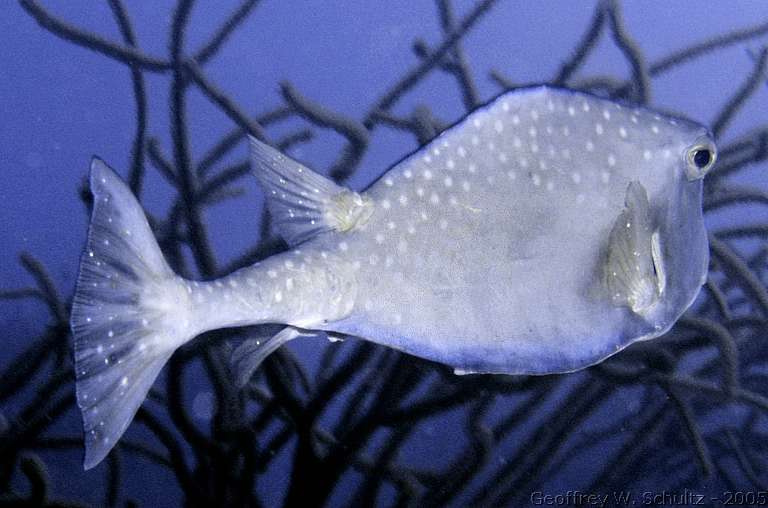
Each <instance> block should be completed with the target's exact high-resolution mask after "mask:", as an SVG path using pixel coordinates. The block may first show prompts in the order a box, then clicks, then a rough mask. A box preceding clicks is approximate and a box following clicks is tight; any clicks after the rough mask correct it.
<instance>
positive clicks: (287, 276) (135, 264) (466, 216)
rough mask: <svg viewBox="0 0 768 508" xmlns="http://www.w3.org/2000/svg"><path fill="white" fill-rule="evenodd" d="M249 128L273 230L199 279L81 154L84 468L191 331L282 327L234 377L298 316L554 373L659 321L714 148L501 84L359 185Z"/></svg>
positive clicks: (652, 117)
mask: <svg viewBox="0 0 768 508" xmlns="http://www.w3.org/2000/svg"><path fill="white" fill-rule="evenodd" d="M251 146H252V155H253V161H254V168H253V169H254V174H255V175H256V176H257V178H258V179H259V180H260V182H261V184H262V186H263V187H264V190H265V195H266V197H267V203H268V206H269V208H270V211H271V214H272V216H273V218H274V222H275V224H276V228H277V231H278V233H280V234H281V235H283V237H284V238H285V239H286V241H287V242H288V243H289V245H290V246H291V249H290V250H289V251H286V252H284V253H280V254H277V255H275V256H272V257H270V258H268V259H266V260H264V261H262V262H260V263H257V264H255V265H253V266H251V267H247V268H244V269H242V270H239V271H237V272H234V273H232V274H230V275H228V276H226V277H224V278H222V279H219V280H216V281H208V282H202V281H190V280H185V279H183V278H181V277H178V276H176V275H175V274H173V272H172V271H171V270H170V268H169V267H168V266H167V264H166V263H165V261H164V259H163V258H162V255H161V253H160V251H159V249H158V247H157V244H156V242H155V240H154V238H153V237H152V234H151V231H150V229H149V226H148V225H147V223H146V219H145V218H144V216H143V213H142V211H141V209H140V207H139V205H138V203H137V202H136V200H135V198H133V196H132V195H131V194H130V192H129V191H128V189H127V188H126V187H125V185H124V184H123V183H122V181H121V180H120V179H119V177H118V176H117V175H116V174H114V172H112V171H111V170H110V169H109V168H107V167H106V165H105V164H103V163H102V162H100V161H98V160H95V161H94V164H93V165H92V172H91V188H92V191H93V193H94V198H95V200H94V203H95V207H94V212H93V216H92V222H91V230H90V233H89V244H88V247H87V249H86V252H85V254H84V255H83V260H82V263H81V275H80V278H79V280H78V288H77V292H76V296H75V300H74V306H73V314H72V328H73V334H74V336H75V360H76V369H77V371H76V374H77V389H78V403H79V405H80V407H81V409H82V411H83V418H84V422H85V429H86V461H85V465H86V467H91V466H93V465H95V464H96V463H98V462H99V461H100V460H101V459H102V458H103V457H104V456H105V455H106V453H108V451H109V449H111V447H112V446H114V443H115V442H116V441H117V439H118V438H119V437H120V435H121V434H122V432H123V431H124V430H125V428H126V427H127V425H128V423H129V422H130V420H131V418H132V417H133V414H134V413H135V411H136V410H137V408H138V406H139V405H140V404H141V402H142V400H143V399H144V397H145V395H146V391H147V390H148V389H149V386H151V383H152V382H153V381H154V378H155V377H156V375H157V373H158V372H159V370H160V368H161V367H162V365H163V364H164V363H165V361H166V360H167V358H168V357H170V355H171V354H172V353H173V351H174V350H175V349H176V348H177V347H178V346H180V345H181V344H183V343H184V342H186V341H188V340H190V339H191V338H193V337H194V336H196V335H198V334H199V333H202V332H203V331H206V330H211V329H216V328H221V327H229V326H241V325H249V324H259V323H280V324H284V325H286V327H285V329H283V331H281V332H280V333H278V334H277V335H275V336H274V337H268V338H264V339H260V340H256V339H253V340H249V341H246V342H245V343H244V344H243V345H242V346H240V347H239V348H238V349H237V350H236V351H235V353H234V355H233V361H234V364H235V370H236V372H237V375H238V382H239V383H240V384H243V383H245V382H247V380H248V379H249V378H250V375H251V374H252V373H253V371H254V370H255V369H256V367H257V366H258V365H259V363H260V362H261V361H262V360H263V359H264V358H265V357H266V355H268V354H269V353H270V352H272V351H274V350H275V349H276V348H277V347H279V346H280V345H282V344H284V343H285V342H287V341H289V340H291V339H293V338H296V337H298V336H302V335H325V336H327V337H329V338H334V337H337V336H340V335H353V336H358V337H362V338H364V339H367V340H370V341H373V342H377V343H379V344H383V345H386V346H390V347H394V348H397V349H399V350H402V351H405V352H407V353H410V354H414V355H417V356H421V357H424V358H429V359H432V360H435V361H439V362H442V363H445V364H448V365H451V366H452V367H454V368H455V369H456V371H457V372H460V373H462V372H495V373H508V374H521V373H527V374H545V373H555V372H568V371H573V370H576V369H579V368H583V367H585V366H588V365H591V364H594V363H596V362H598V361H600V360H602V359H604V358H606V357H607V356H609V355H611V354H613V353H615V352H617V351H618V350H620V349H622V348H623V347H625V346H627V345H628V344H630V343H632V342H634V341H637V340H644V339H650V338H653V337H656V336H658V335H660V334H662V333H664V332H665V331H667V330H668V329H669V328H670V327H671V326H672V325H673V324H674V322H675V321H676V320H677V319H678V317H679V316H680V315H681V314H682V313H683V312H684V311H685V309H686V308H688V307H689V306H690V304H691V303H692V302H693V300H694V299H695V297H696V295H697V294H698V291H699V289H700V287H701V285H702V284H703V282H704V279H705V277H706V271H707V264H708V246H707V236H706V232H705V229H704V225H703V219H702V209H701V193H702V178H703V176H704V174H705V173H706V172H707V171H708V170H709V169H710V168H711V166H712V164H713V163H714V160H715V156H716V155H715V148H714V144H713V142H712V140H711V137H710V136H709V134H708V133H707V131H706V129H704V128H703V127H701V126H699V125H697V124H694V123H692V122H689V121H687V120H682V119H675V118H671V117H667V116H662V115H659V114H657V113H655V112H652V111H649V110H645V109H639V108H634V107H629V106H625V105H622V104H618V103H615V102H612V101H608V100H605V99H600V98H597V97H594V96H591V95H588V94H583V93H577V92H573V91H569V90H562V89H554V88H550V87H536V88H529V89H522V90H517V91H513V92H509V93H506V94H504V95H501V96H500V97H498V98H496V99H495V100H494V101H492V102H491V103H489V104H488V105H486V106H484V107H482V108H480V109H478V110H476V111H474V112H472V113H471V114H469V115H468V116H467V117H466V118H464V119H463V120H461V121H460V122H458V123H457V124H455V125H454V126H453V127H451V128H449V129H447V130H446V131H445V132H444V133H442V134H441V135H440V136H438V137H437V138H436V139H435V140H433V141H432V142H431V143H429V144H428V145H427V146H425V147H423V148H421V149H419V150H418V151H416V152H414V153H413V154H411V155H409V156H408V157H406V158H405V159H403V160H402V161H401V162H400V163H398V164H396V165H395V166H394V167H393V168H391V169H390V170H389V171H388V172H387V173H385V174H384V175H383V176H382V177H381V178H380V179H379V180H378V181H377V182H376V183H374V184H373V185H372V186H371V187H370V188H369V189H368V190H366V191H364V192H362V193H356V192H353V191H352V190H350V189H345V188H343V187H340V186H338V185H336V184H334V183H333V182H331V181H329V180H327V179H326V178H324V177H322V176H320V175H318V174H316V173H314V172H312V171H311V170H309V169H307V168H305V167H303V166H302V165H300V164H299V163H297V162H296V161H293V160H291V159H289V158H288V157H286V156H284V155H282V154H281V153H279V152H277V151H276V150H274V149H272V148H270V147H269V146H267V145H265V144H263V143H261V142H259V141H257V140H255V139H253V140H251ZM105 241H106V242H107V243H106V244H105ZM105 414H106V415H107V416H104V415H105Z"/></svg>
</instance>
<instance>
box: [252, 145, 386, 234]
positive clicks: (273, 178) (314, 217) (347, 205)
mask: <svg viewBox="0 0 768 508" xmlns="http://www.w3.org/2000/svg"><path fill="white" fill-rule="evenodd" d="M250 140H251V160H252V162H253V172H254V174H255V175H256V177H257V178H258V179H259V182H260V183H261V185H262V187H263V188H264V192H265V195H266V199H267V207H268V208H269V211H270V213H271V215H272V219H273V221H274V225H275V230H276V232H277V233H278V234H280V236H282V237H283V238H284V239H285V241H286V242H288V244H289V245H291V246H293V245H297V244H299V243H302V242H304V241H306V240H307V239H309V238H312V237H313V236H315V235H318V234H320V233H322V232H324V231H332V230H335V231H342V232H344V231H350V230H353V229H354V228H356V227H358V226H360V225H362V224H364V223H365V222H366V221H367V220H368V219H369V218H370V216H371V214H372V213H373V205H372V203H370V201H369V200H368V199H366V198H365V197H363V196H361V195H360V194H358V193H356V192H353V191H351V190H349V189H346V188H344V187H341V186H339V185H336V184H335V183H333V182H332V181H331V180H329V179H328V178H325V177H323V176H321V175H318V174H317V173H315V172H314V171H312V170H310V169H308V168H306V167H304V166H303V165H301V164H299V163H298V162H296V161H295V160H293V159H291V158H290V157H287V156H285V155H283V154H282V153H280V152H279V151H278V150H275V149H274V148H272V147H271V146H269V145H267V144H265V143H262V142H261V141H259V140H258V139H256V138H253V137H251V138H250Z"/></svg>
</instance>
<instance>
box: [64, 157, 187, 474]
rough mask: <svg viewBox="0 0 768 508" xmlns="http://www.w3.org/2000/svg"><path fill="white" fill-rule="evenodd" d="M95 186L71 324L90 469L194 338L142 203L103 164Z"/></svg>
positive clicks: (94, 175)
mask: <svg viewBox="0 0 768 508" xmlns="http://www.w3.org/2000/svg"><path fill="white" fill-rule="evenodd" d="M90 187H91V192H92V193H93V197H94V205H93V212H92V215H91V224H90V228H89V232H88V244H87V247H86V250H85V253H84V254H83V256H82V259H81V262H80V273H79V276H78V280H77V287H76V290H75V296H74V300H73V304H72V315H71V319H70V325H71V328H72V334H73V336H74V358H75V381H76V383H75V384H76V392H77V404H78V406H79V407H80V409H81V412H82V416H83V427H84V430H85V461H84V467H85V469H90V468H92V467H94V466H95V465H97V464H98V463H99V462H101V460H102V459H103V458H104V457H105V456H106V455H107V454H108V453H109V451H110V450H111V449H112V447H113V446H114V445H115V444H116V443H117V441H118V439H119V438H120V436H121V435H122V434H123V432H124V431H125V429H126V428H127V427H128V425H129V424H130V422H131V420H132V419H133V417H134V415H135V414H136V411H137V410H138V408H139V406H140V405H141V403H142V401H143V400H144V398H145V397H146V394H147V392H148V391H149V389H150V387H151V386H152V384H153V382H154V380H155V378H156V377H157V375H158V373H159V372H160V370H161V369H162V367H163V365H164V364H165V362H166V361H167V360H168V358H169V357H170V356H171V354H172V353H173V351H174V350H175V349H176V348H177V347H178V346H179V345H180V344H181V343H183V342H184V341H186V340H187V339H188V338H189V333H188V332H187V326H188V324H189V323H188V317H189V316H188V313H187V309H186V307H185V301H186V296H187V295H186V292H185V291H184V289H183V285H181V283H180V281H179V279H178V278H177V277H176V276H175V275H174V274H173V272H172V271H171V269H170V268H169V267H168V265H167V264H166V262H165V260H164V259H163V255H162V253H161V252H160V248H159V247H158V245H157V242H156V241H155V238H154V236H153V234H152V231H151V229H150V227H149V224H148V223H147V220H146V218H145V216H144V213H143V211H142V210H141V207H140V205H139V203H138V202H137V201H136V199H135V198H134V196H133V195H132V194H131V192H130V190H129V189H128V187H127V186H126V185H125V183H123V181H122V180H121V179H120V177H118V176H117V174H116V173H115V172H114V171H112V170H111V169H110V168H109V167H107V165H106V164H104V162H102V161H101V160H99V159H94V160H93V162H92V164H91V177H90Z"/></svg>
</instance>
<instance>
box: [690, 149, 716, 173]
mask: <svg viewBox="0 0 768 508" xmlns="http://www.w3.org/2000/svg"><path fill="white" fill-rule="evenodd" d="M711 160H712V154H711V153H709V150H707V149H703V150H696V153H694V154H693V162H694V163H695V164H696V167H697V168H699V169H702V168H705V167H707V164H709V161H711Z"/></svg>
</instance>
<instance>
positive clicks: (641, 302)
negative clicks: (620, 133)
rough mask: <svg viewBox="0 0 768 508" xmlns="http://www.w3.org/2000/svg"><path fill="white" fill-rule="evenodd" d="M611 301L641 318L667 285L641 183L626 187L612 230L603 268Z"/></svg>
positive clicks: (648, 206) (658, 245) (646, 196)
mask: <svg viewBox="0 0 768 508" xmlns="http://www.w3.org/2000/svg"><path fill="white" fill-rule="evenodd" d="M603 270H604V271H603V275H604V282H605V286H606V289H607V291H608V294H609V295H610V298H611V301H612V302H613V304H614V305H617V306H627V307H629V308H630V309H631V310H632V312H634V313H635V314H640V315H643V314H645V313H646V312H648V311H649V310H650V309H651V308H652V307H653V306H654V305H655V304H656V302H658V300H659V298H660V297H661V294H662V293H663V291H664V287H665V285H666V277H665V274H664V267H663V261H662V256H661V245H660V240H659V234H658V231H653V230H652V224H651V217H650V205H649V203H648V194H647V192H646V190H645V188H644V187H643V185H642V184H641V183H640V182H637V181H633V182H631V183H630V184H629V186H627V192H626V197H625V201H624V209H623V210H622V212H621V213H620V214H619V216H618V218H617V219H616V221H615V222H614V224H613V227H612V228H611V232H610V235H609V236H608V251H607V256H606V258H605V265H604V267H603Z"/></svg>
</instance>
